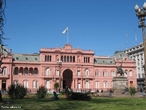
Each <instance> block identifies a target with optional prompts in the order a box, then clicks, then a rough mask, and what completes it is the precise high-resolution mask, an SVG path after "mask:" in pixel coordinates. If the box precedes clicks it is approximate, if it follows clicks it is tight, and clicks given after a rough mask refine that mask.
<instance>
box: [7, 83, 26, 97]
mask: <svg viewBox="0 0 146 110" xmlns="http://www.w3.org/2000/svg"><path fill="white" fill-rule="evenodd" d="M26 94H27V88H24V86H22V85H20V84H17V85H14V84H11V85H10V86H9V87H8V95H9V97H10V98H11V99H22V98H24V96H25V95H26Z"/></svg>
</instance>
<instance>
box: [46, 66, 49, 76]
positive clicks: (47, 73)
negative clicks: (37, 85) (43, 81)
mask: <svg viewBox="0 0 146 110" xmlns="http://www.w3.org/2000/svg"><path fill="white" fill-rule="evenodd" d="M48 75H50V68H47V69H46V76H48Z"/></svg>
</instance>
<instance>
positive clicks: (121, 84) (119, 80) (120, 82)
mask: <svg viewBox="0 0 146 110" xmlns="http://www.w3.org/2000/svg"><path fill="white" fill-rule="evenodd" d="M125 88H128V79H127V78H126V77H114V78H113V89H114V93H120V94H121V93H122V92H123V91H124V90H125Z"/></svg>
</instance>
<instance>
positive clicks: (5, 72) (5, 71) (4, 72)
mask: <svg viewBox="0 0 146 110" xmlns="http://www.w3.org/2000/svg"><path fill="white" fill-rule="evenodd" d="M6 74H7V68H6V67H4V68H3V75H6Z"/></svg>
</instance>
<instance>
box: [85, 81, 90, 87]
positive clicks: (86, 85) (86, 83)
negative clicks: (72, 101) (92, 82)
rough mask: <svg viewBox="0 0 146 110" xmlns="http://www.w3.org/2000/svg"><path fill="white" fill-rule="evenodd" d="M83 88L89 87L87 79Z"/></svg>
mask: <svg viewBox="0 0 146 110" xmlns="http://www.w3.org/2000/svg"><path fill="white" fill-rule="evenodd" d="M85 88H86V89H89V82H88V81H86V82H85Z"/></svg>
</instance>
